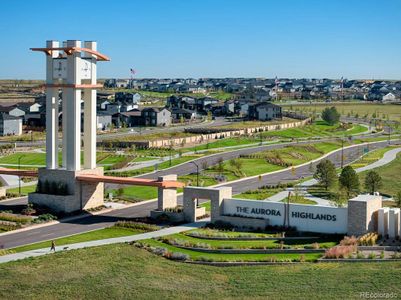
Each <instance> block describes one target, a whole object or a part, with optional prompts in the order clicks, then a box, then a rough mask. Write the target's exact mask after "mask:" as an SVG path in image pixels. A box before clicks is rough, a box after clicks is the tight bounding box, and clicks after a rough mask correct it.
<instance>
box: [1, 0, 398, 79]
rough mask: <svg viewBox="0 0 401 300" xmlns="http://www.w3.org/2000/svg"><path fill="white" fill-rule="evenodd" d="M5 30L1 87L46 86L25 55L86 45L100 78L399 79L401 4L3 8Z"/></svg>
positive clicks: (88, 3) (305, 0)
mask: <svg viewBox="0 0 401 300" xmlns="http://www.w3.org/2000/svg"><path fill="white" fill-rule="evenodd" d="M0 28H1V29H2V30H1V32H2V36H1V38H2V43H1V44H2V46H3V47H2V48H1V50H0V52H1V55H0V78H20V79H25V78H26V79H33V78H37V79H43V78H44V56H43V55H41V54H39V53H33V52H30V51H29V50H28V49H29V48H30V47H41V46H43V45H44V43H45V41H46V40H48V39H55V40H67V39H80V40H96V41H98V49H99V51H101V52H103V53H105V54H107V55H108V56H110V57H111V61H110V62H107V63H101V65H100V66H99V68H98V70H99V76H100V77H129V69H130V68H131V67H133V68H135V69H136V70H137V72H138V74H137V77H275V76H279V77H308V78H310V77H318V78H319V77H329V78H340V77H341V76H344V77H346V78H368V79H371V78H382V79H401V1H400V0H385V1H379V0H377V1H372V0H359V1H358V0H336V1H333V0H280V1H279V0H275V1H273V0H241V1H240V0H214V1H213V0H197V1H195V0H169V1H167V0H165V1H162V0H146V1H145V0H142V1H138V0H133V1H123V0H114V1H104V0H97V1H92V0H85V1H75V0H69V1H43V0H42V1H33V0H32V1H2V3H1V8H0ZM5 45H8V46H7V47H4V46H5Z"/></svg>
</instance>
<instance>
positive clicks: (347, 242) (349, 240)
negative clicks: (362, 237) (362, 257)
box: [340, 236, 358, 246]
mask: <svg viewBox="0 0 401 300" xmlns="http://www.w3.org/2000/svg"><path fill="white" fill-rule="evenodd" d="M357 242H358V240H357V238H356V237H355V236H345V237H344V238H343V239H342V240H341V241H340V246H356V245H357Z"/></svg>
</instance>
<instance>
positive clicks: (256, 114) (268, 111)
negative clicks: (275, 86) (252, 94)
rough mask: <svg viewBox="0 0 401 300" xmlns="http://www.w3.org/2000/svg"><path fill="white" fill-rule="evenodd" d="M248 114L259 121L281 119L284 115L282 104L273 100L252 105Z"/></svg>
mask: <svg viewBox="0 0 401 300" xmlns="http://www.w3.org/2000/svg"><path fill="white" fill-rule="evenodd" d="M248 116H249V118H250V119H254V120H259V121H270V120H274V119H281V118H282V117H283V115H282V109H281V106H279V105H276V104H273V103H271V102H262V103H257V104H253V105H250V106H249V113H248Z"/></svg>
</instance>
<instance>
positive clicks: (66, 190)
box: [28, 168, 104, 213]
mask: <svg viewBox="0 0 401 300" xmlns="http://www.w3.org/2000/svg"><path fill="white" fill-rule="evenodd" d="M82 174H93V175H103V168H95V169H88V170H80V171H67V170H63V169H45V168H42V169H39V174H38V175H39V177H38V189H37V192H35V193H30V194H29V195H28V203H32V204H34V205H38V206H45V207H48V208H50V209H51V210H52V211H54V212H58V213H71V212H75V211H80V210H86V209H90V208H95V207H99V206H101V205H103V204H104V183H103V182H98V183H97V182H96V183H93V182H82V181H78V180H77V179H76V176H78V175H82Z"/></svg>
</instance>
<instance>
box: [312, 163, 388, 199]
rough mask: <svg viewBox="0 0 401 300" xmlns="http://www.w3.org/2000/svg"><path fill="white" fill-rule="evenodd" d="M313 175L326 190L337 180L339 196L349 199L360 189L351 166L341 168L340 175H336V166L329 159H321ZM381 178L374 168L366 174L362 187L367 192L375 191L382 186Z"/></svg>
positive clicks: (356, 176) (357, 177) (357, 178)
mask: <svg viewBox="0 0 401 300" xmlns="http://www.w3.org/2000/svg"><path fill="white" fill-rule="evenodd" d="M313 177H314V178H315V179H316V180H317V181H318V182H319V184H320V185H322V186H323V187H324V188H325V189H326V191H328V190H329V189H330V188H332V187H333V186H334V185H335V184H336V182H337V181H338V184H339V187H340V189H341V190H340V193H339V194H340V197H339V198H345V197H346V199H349V198H351V197H352V196H354V195H356V194H358V193H359V191H360V181H359V176H358V174H357V173H356V172H355V170H354V169H353V168H352V167H351V166H346V167H344V168H343V169H342V171H341V173H340V176H337V172H336V167H335V166H334V164H333V163H332V162H331V161H329V160H323V161H321V162H319V164H318V165H317V166H316V171H315V173H314V175H313ZM382 185H383V183H382V178H381V176H380V175H379V174H378V173H377V172H376V171H374V170H372V171H369V172H368V173H367V174H366V177H365V181H364V187H365V189H366V190H367V191H368V192H369V193H374V192H377V191H378V189H380V188H381V187H382Z"/></svg>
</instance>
